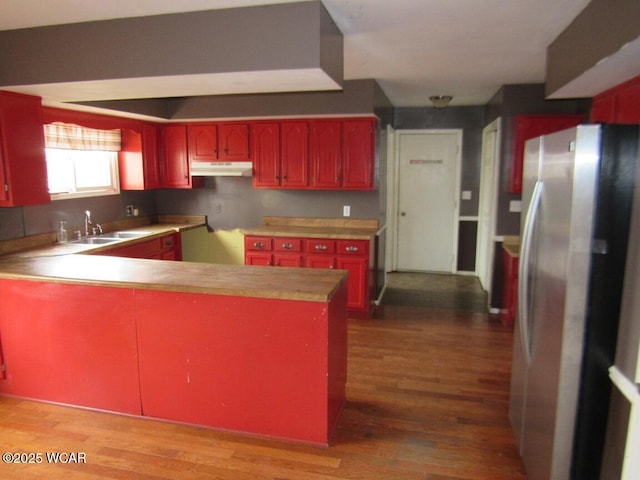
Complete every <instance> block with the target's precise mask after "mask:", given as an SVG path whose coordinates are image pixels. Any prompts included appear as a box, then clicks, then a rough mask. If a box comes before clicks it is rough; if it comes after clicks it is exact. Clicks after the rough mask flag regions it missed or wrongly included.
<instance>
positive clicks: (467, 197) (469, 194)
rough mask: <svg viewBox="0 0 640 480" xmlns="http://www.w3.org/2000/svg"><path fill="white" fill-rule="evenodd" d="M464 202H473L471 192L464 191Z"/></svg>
mask: <svg viewBox="0 0 640 480" xmlns="http://www.w3.org/2000/svg"><path fill="white" fill-rule="evenodd" d="M462 200H471V190H463V191H462Z"/></svg>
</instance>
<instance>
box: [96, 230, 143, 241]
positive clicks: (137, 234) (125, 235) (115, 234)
mask: <svg viewBox="0 0 640 480" xmlns="http://www.w3.org/2000/svg"><path fill="white" fill-rule="evenodd" d="M145 235H151V232H109V233H103V234H102V235H100V238H113V239H116V240H121V239H125V238H138V237H144V236H145Z"/></svg>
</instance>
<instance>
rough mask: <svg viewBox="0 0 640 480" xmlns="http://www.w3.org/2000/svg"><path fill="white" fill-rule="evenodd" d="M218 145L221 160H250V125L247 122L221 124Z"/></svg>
mask: <svg viewBox="0 0 640 480" xmlns="http://www.w3.org/2000/svg"><path fill="white" fill-rule="evenodd" d="M218 145H219V155H218V156H219V158H220V160H225V161H229V162H233V161H240V160H245V161H246V160H249V126H248V125H247V124H246V123H228V124H227V123H221V124H219V125H218Z"/></svg>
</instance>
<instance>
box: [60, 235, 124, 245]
mask: <svg viewBox="0 0 640 480" xmlns="http://www.w3.org/2000/svg"><path fill="white" fill-rule="evenodd" d="M118 240H120V239H119V238H98V237H91V238H81V239H79V240H73V241H71V242H69V243H74V244H76V245H104V244H107V243H113V242H117V241H118Z"/></svg>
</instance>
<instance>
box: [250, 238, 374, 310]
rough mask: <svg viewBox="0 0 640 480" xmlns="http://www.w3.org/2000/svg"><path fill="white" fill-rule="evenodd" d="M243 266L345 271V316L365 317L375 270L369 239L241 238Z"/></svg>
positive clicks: (370, 298)
mask: <svg viewBox="0 0 640 480" xmlns="http://www.w3.org/2000/svg"><path fill="white" fill-rule="evenodd" d="M244 244H245V265H260V266H279V267H307V268H338V269H342V270H347V271H348V272H349V277H348V280H347V285H348V292H347V299H348V300H347V306H348V307H349V315H351V316H354V317H358V318H369V317H370V316H371V310H372V296H373V294H372V292H371V287H372V285H375V282H374V281H373V280H372V277H373V276H374V275H375V273H374V272H375V267H374V266H373V264H372V256H371V254H370V252H369V251H370V244H371V241H370V240H357V239H355V240H335V239H331V238H294V237H280V236H273V237H263V236H255V235H246V236H245V242H244Z"/></svg>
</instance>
